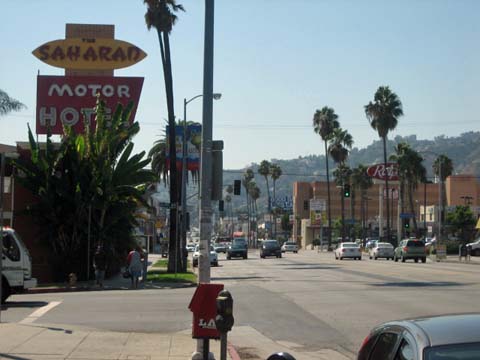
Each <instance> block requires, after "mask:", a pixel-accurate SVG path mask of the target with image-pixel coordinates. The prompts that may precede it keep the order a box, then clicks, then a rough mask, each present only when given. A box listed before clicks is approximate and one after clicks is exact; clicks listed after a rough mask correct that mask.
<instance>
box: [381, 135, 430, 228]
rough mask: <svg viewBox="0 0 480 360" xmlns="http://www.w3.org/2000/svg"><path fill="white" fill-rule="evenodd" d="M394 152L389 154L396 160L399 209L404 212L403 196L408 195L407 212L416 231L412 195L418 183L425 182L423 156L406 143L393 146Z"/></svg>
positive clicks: (425, 173)
mask: <svg viewBox="0 0 480 360" xmlns="http://www.w3.org/2000/svg"><path fill="white" fill-rule="evenodd" d="M395 152H396V154H394V155H392V156H390V160H393V161H396V162H397V166H398V175H399V179H400V196H399V199H400V200H401V203H402V209H401V211H402V212H404V205H403V204H404V201H403V200H404V198H405V195H407V197H408V205H409V212H410V213H411V214H413V228H414V231H415V233H417V232H418V226H417V219H416V216H415V205H414V201H413V195H414V193H415V191H416V190H417V188H418V184H419V183H421V182H422V183H423V182H425V179H426V176H427V170H426V169H425V167H424V166H423V164H422V162H423V158H422V157H421V156H420V155H419V154H418V152H416V151H415V150H413V149H412V148H411V147H410V146H409V145H408V144H406V143H400V144H398V145H397V146H396V147H395Z"/></svg>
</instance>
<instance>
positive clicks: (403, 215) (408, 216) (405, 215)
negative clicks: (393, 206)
mask: <svg viewBox="0 0 480 360" xmlns="http://www.w3.org/2000/svg"><path fill="white" fill-rule="evenodd" d="M414 217H415V214H412V213H400V219H413V218H414Z"/></svg>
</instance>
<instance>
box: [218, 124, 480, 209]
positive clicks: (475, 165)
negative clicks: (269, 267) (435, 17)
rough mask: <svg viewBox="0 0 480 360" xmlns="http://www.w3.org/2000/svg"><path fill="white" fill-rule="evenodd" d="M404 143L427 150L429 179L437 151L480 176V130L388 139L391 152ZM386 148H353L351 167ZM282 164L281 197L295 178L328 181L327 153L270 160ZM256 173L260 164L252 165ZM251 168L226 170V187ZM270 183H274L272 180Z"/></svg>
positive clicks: (240, 204) (237, 201)
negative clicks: (455, 135) (446, 134)
mask: <svg viewBox="0 0 480 360" xmlns="http://www.w3.org/2000/svg"><path fill="white" fill-rule="evenodd" d="M400 142H406V143H408V144H410V146H411V147H412V148H413V149H415V150H416V151H419V152H424V158H425V167H426V168H427V174H428V177H429V178H433V171H432V163H433V161H434V159H435V158H436V156H435V155H434V154H435V153H436V154H445V155H447V156H448V157H450V158H451V159H452V161H453V166H454V173H455V174H475V175H476V176H480V132H467V133H464V134H462V135H460V136H458V137H446V136H438V137H436V138H434V140H418V139H417V137H416V136H415V135H411V136H407V137H402V136H396V137H395V138H394V139H391V140H389V141H388V143H387V146H388V154H389V155H390V154H392V153H393V152H394V147H395V146H396V144H398V143H400ZM382 157H383V147H382V142H381V141H380V140H376V141H374V142H373V143H372V144H371V145H369V146H368V147H366V148H364V149H358V148H354V149H352V151H351V153H350V157H349V161H348V163H349V165H350V167H355V166H357V165H359V164H364V165H369V164H374V163H379V162H382V161H383V159H382ZM267 160H269V161H271V162H273V163H276V164H278V165H280V167H281V168H282V171H283V174H284V175H283V176H282V177H280V179H279V180H278V181H277V185H276V192H277V197H285V196H292V184H293V182H295V181H308V182H311V181H324V180H325V156H324V155H323V154H315V155H308V156H299V157H298V158H297V159H290V160H281V159H267ZM329 164H330V168H331V171H333V170H334V169H335V165H334V163H333V161H331V160H330V161H329ZM249 167H251V168H252V169H253V170H254V171H255V173H256V171H257V168H258V164H255V163H254V164H251V165H250V166H249ZM246 169H247V167H245V168H244V169H238V170H225V171H224V177H223V184H224V186H226V185H228V184H233V180H235V179H241V178H242V174H243V172H244V171H245V170H246ZM255 181H256V183H257V184H258V185H259V187H260V190H261V194H262V195H261V198H260V199H259V201H258V207H259V212H263V211H264V210H265V209H266V206H267V190H266V185H265V180H264V178H263V177H262V176H260V175H258V174H256V175H255ZM270 186H272V184H271V181H270ZM234 208H235V209H239V210H242V208H243V209H244V208H245V194H244V189H243V188H242V196H235V197H234Z"/></svg>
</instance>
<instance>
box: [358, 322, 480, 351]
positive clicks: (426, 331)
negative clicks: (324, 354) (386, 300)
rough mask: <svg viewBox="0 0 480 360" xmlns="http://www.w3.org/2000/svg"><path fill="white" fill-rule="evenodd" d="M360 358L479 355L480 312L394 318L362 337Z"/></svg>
mask: <svg viewBox="0 0 480 360" xmlns="http://www.w3.org/2000/svg"><path fill="white" fill-rule="evenodd" d="M357 359H358V360H367V359H369V360H384V359H395V360H396V359H402V360H403V359H405V360H450V359H452V360H460V359H461V360H473V359H480V314H458V315H442V316H434V317H427V318H418V319H412V320H401V321H391V322H388V323H384V324H382V325H380V326H377V327H376V328H374V329H373V330H372V331H371V332H370V334H369V335H368V336H367V337H366V338H365V340H363V343H362V345H361V347H360V351H359V352H358V355H357Z"/></svg>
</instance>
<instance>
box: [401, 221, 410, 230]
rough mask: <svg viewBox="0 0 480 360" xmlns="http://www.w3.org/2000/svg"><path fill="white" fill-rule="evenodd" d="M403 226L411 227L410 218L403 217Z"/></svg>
mask: <svg viewBox="0 0 480 360" xmlns="http://www.w3.org/2000/svg"><path fill="white" fill-rule="evenodd" d="M403 227H404V228H405V229H410V219H403Z"/></svg>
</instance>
